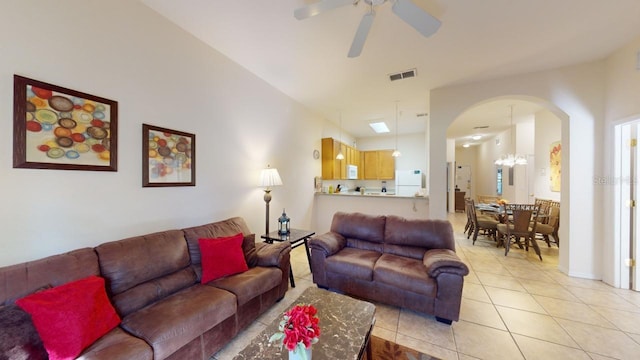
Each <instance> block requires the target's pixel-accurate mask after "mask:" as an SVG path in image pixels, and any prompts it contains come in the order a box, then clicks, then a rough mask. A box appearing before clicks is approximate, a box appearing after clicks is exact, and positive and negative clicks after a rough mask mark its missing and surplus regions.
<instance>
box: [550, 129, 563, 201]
mask: <svg viewBox="0 0 640 360" xmlns="http://www.w3.org/2000/svg"><path fill="white" fill-rule="evenodd" d="M561 159H562V145H561V144H560V141H556V142H553V143H551V146H549V183H550V185H551V186H550V188H551V191H554V192H559V191H560V175H561V173H562V161H561Z"/></svg>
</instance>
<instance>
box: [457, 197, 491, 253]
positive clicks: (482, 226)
mask: <svg viewBox="0 0 640 360" xmlns="http://www.w3.org/2000/svg"><path fill="white" fill-rule="evenodd" d="M465 208H466V211H467V216H468V217H469V219H470V220H471V228H470V229H469V231H468V233H467V239H468V238H469V237H470V236H471V233H473V243H472V244H473V245H475V243H476V240H477V239H478V234H479V233H480V230H484V231H485V232H486V234H487V235H489V236H491V237H492V238H493V241H497V238H496V232H497V229H498V228H497V225H498V223H499V222H498V220H496V219H494V218H491V217H488V216H478V214H477V212H476V205H475V202H474V201H473V199H467V200H466V201H465Z"/></svg>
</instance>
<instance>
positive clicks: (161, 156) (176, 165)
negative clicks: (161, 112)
mask: <svg viewBox="0 0 640 360" xmlns="http://www.w3.org/2000/svg"><path fill="white" fill-rule="evenodd" d="M195 185H196V136H195V135H194V134H189V133H186V132H182V131H177V130H170V129H165V128H161V127H157V126H153V125H148V124H142V186H143V187H161V186H195Z"/></svg>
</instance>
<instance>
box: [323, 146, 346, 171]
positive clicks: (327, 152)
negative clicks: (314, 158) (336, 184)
mask: <svg viewBox="0 0 640 360" xmlns="http://www.w3.org/2000/svg"><path fill="white" fill-rule="evenodd" d="M348 148H349V147H348V146H347V145H345V144H343V143H341V142H340V141H337V140H334V139H333V138H323V139H322V178H323V179H326V180H341V179H346V178H347V161H348V159H347V156H348ZM340 151H342V154H343V155H344V157H345V159H344V160H337V159H336V156H338V153H339V152H340Z"/></svg>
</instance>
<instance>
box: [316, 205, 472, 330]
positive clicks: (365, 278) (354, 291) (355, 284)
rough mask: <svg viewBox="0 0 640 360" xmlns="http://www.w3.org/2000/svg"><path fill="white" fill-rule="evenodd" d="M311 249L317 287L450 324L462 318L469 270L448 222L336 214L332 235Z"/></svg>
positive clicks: (329, 234)
mask: <svg viewBox="0 0 640 360" xmlns="http://www.w3.org/2000/svg"><path fill="white" fill-rule="evenodd" d="M309 246H310V248H311V268H312V271H313V281H314V282H315V283H316V284H317V285H318V286H319V287H323V288H329V289H333V290H337V291H339V292H344V293H346V294H350V295H354V296H357V297H360V298H364V299H370V300H374V301H379V302H381V303H386V304H390V305H395V306H399V307H403V308H407V309H411V310H415V311H419V312H422V313H426V314H432V315H435V316H436V319H437V320H438V321H440V322H444V323H447V324H451V322H452V321H457V320H458V318H459V314H460V301H461V298H462V286H463V282H464V276H466V275H467V274H468V273H469V269H468V268H467V266H466V265H465V264H464V263H463V262H462V261H461V260H460V258H459V257H458V256H457V255H456V253H455V242H454V238H453V228H452V226H451V223H449V222H448V221H445V220H428V219H427V220H407V219H404V218H401V217H398V216H371V215H365V214H361V213H344V212H338V213H336V214H334V216H333V221H332V223H331V229H330V231H329V232H327V233H325V234H322V235H318V236H315V237H313V238H312V239H311V240H310V242H309Z"/></svg>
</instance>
